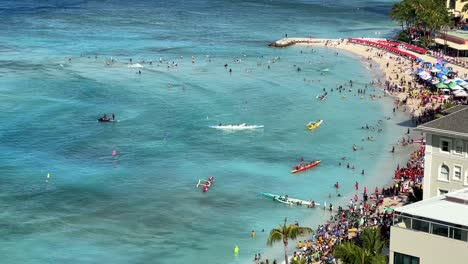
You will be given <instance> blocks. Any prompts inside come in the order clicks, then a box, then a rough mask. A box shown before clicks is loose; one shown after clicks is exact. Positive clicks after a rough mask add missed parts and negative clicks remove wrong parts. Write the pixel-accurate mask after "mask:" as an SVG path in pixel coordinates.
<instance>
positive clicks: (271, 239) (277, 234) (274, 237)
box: [267, 228, 283, 246]
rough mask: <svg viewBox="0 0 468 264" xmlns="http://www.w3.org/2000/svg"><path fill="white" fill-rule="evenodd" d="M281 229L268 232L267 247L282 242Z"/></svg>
mask: <svg viewBox="0 0 468 264" xmlns="http://www.w3.org/2000/svg"><path fill="white" fill-rule="evenodd" d="M281 231H282V230H281V229H278V228H274V229H272V230H271V231H270V235H269V236H268V240H267V245H268V246H272V245H273V244H274V243H276V242H280V241H283V233H282V232H281Z"/></svg>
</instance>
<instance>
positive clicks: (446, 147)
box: [440, 139, 451, 152]
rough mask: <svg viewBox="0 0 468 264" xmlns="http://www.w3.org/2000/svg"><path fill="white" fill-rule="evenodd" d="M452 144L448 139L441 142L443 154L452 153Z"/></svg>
mask: <svg viewBox="0 0 468 264" xmlns="http://www.w3.org/2000/svg"><path fill="white" fill-rule="evenodd" d="M450 145H451V142H450V141H449V140H448V139H441V140H440V151H441V152H450V147H451V146H450Z"/></svg>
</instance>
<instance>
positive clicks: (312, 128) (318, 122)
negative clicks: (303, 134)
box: [307, 120, 323, 130]
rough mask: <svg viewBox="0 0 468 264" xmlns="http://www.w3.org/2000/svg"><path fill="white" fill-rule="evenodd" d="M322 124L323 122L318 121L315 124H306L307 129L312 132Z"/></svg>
mask: <svg viewBox="0 0 468 264" xmlns="http://www.w3.org/2000/svg"><path fill="white" fill-rule="evenodd" d="M322 123H323V120H319V121H317V122H315V123H312V122H309V123H308V124H307V128H308V129H309V130H314V129H316V128H317V127H319V126H320V125H321V124H322Z"/></svg>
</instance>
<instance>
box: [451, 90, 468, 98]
mask: <svg viewBox="0 0 468 264" xmlns="http://www.w3.org/2000/svg"><path fill="white" fill-rule="evenodd" d="M453 95H454V96H455V97H468V93H466V92H465V91H463V90H456V91H454V92H453Z"/></svg>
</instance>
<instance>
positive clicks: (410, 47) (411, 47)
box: [377, 40, 427, 54]
mask: <svg viewBox="0 0 468 264" xmlns="http://www.w3.org/2000/svg"><path fill="white" fill-rule="evenodd" d="M377 42H379V43H382V44H386V45H389V46H392V47H396V48H398V47H399V46H402V47H404V48H405V49H407V50H411V51H414V52H417V53H419V54H426V52H427V49H425V48H421V47H418V46H414V45H411V44H408V43H399V42H396V41H389V40H377Z"/></svg>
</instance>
